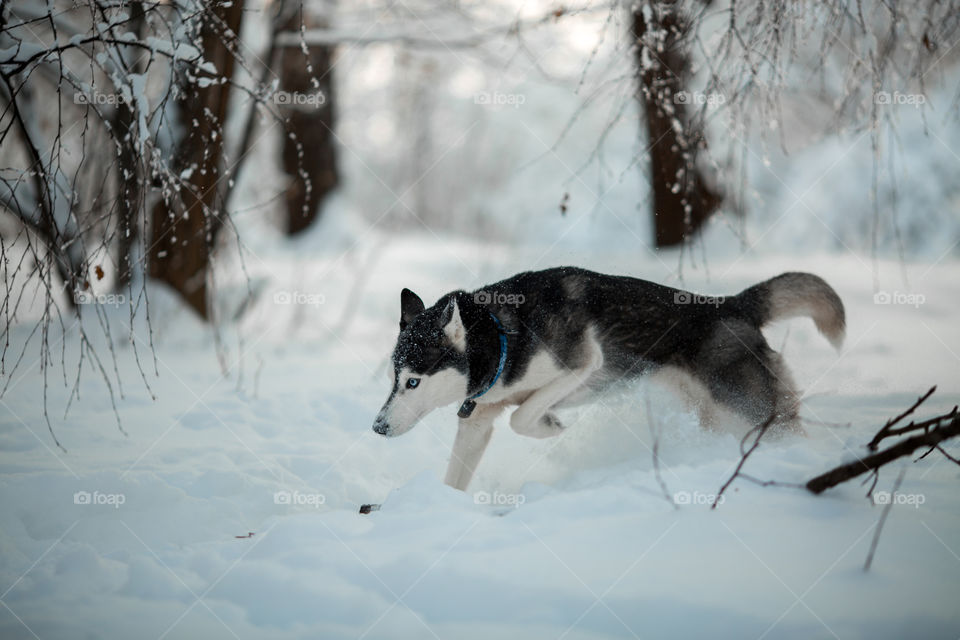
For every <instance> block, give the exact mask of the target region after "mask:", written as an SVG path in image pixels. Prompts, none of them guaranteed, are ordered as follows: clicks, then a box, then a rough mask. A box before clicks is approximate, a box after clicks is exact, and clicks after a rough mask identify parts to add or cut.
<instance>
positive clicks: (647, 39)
mask: <svg viewBox="0 0 960 640" xmlns="http://www.w3.org/2000/svg"><path fill="white" fill-rule="evenodd" d="M646 7H647V8H648V10H649V17H650V19H649V20H648V19H647V18H645V17H644V15H643V7H640V8H637V9H636V10H635V11H634V13H633V26H632V31H633V37H634V38H636V41H637V53H636V55H637V59H636V64H637V76H638V91H639V99H640V101H641V102H642V104H643V111H644V117H645V120H646V128H647V144H648V145H649V149H648V150H649V153H650V182H651V187H652V189H653V223H654V224H653V226H654V237H655V242H656V246H657V247H669V246H673V245H678V244H681V243H683V242H684V241H686V240H687V239H688V238H690V237H691V236H692V235H693V234H694V233H695V232H696V231H697V229H699V228H700V226H701V225H702V224H703V223H704V221H706V219H707V218H708V217H710V214H711V213H713V211H714V210H715V209H716V208H717V206H718V205H719V204H720V201H721V195H720V194H719V193H717V192H715V191H714V190H713V189H712V188H711V187H710V185H708V184H707V182H706V180H705V179H704V176H703V175H702V174H701V172H700V170H699V169H698V167H697V163H696V158H697V153H698V151H700V150H703V149H705V148H706V141H705V139H704V137H703V132H702V131H701V130H700V129H699V127H697V126H695V125H693V124H692V123H691V122H690V119H689V117H688V113H687V106H688V104H689V103H690V102H691V99H690V98H691V94H690V93H689V92H687V91H685V90H684V83H685V81H686V75H687V73H688V71H689V67H690V59H689V55H688V53H687V50H686V41H685V40H686V35H687V28H688V25H687V22H686V20H685V18H684V17H683V15H682V14H681V13H680V7H679V3H678V2H675V1H660V2H651V3H649V4H648V5H646Z"/></svg>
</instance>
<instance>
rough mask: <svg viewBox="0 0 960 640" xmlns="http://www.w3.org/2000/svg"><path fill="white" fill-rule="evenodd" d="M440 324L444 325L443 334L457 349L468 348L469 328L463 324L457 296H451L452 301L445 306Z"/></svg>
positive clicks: (463, 349) (464, 349)
mask: <svg viewBox="0 0 960 640" xmlns="http://www.w3.org/2000/svg"><path fill="white" fill-rule="evenodd" d="M440 326H441V327H443V334H444V335H445V336H447V340H449V341H450V344H451V345H453V348H454V349H456V350H457V351H461V352H462V351H466V350H467V330H466V328H464V326H463V319H462V318H461V317H460V306H459V305H458V304H457V296H450V301H449V302H447V306H446V307H444V308H443V313H441V314H440Z"/></svg>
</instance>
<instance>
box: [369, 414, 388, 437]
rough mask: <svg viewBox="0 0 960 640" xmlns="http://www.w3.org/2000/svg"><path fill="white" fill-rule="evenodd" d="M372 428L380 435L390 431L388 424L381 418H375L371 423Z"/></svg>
mask: <svg viewBox="0 0 960 640" xmlns="http://www.w3.org/2000/svg"><path fill="white" fill-rule="evenodd" d="M373 430H374V431H376V432H377V433H379V434H380V435H382V436H385V435H387V433H389V432H390V425H388V424H387V423H386V422H384V421H383V420H382V419H380V418H377V419H376V421H374V423H373Z"/></svg>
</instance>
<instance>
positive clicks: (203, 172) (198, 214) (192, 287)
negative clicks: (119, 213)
mask: <svg viewBox="0 0 960 640" xmlns="http://www.w3.org/2000/svg"><path fill="white" fill-rule="evenodd" d="M243 5H244V3H243V1H242V0H234V1H233V3H232V4H230V5H229V6H223V5H222V4H218V5H217V6H216V7H215V8H213V7H212V8H209V9H207V10H206V11H205V12H204V13H203V15H202V17H201V18H200V19H201V20H202V24H201V27H200V38H201V45H202V47H203V51H204V59H205V60H207V61H208V62H211V63H213V65H214V66H215V67H216V69H217V74H218V75H219V76H223V77H226V78H230V77H232V76H233V66H234V56H233V54H232V53H231V52H230V50H229V49H228V47H229V46H231V45H232V44H234V43H231V42H230V41H231V40H234V39H235V38H236V35H237V34H238V33H239V31H240V23H241V21H242V18H243ZM225 28H227V29H229V30H230V31H231V32H232V35H230V34H227V33H225ZM190 72H191V73H196V72H197V70H196V69H191V70H190ZM180 89H181V93H180V96H179V97H178V99H177V112H178V118H179V122H180V126H181V127H183V129H184V133H183V137H182V138H181V139H180V140H179V141H178V142H177V147H176V148H175V149H174V154H175V155H174V162H173V167H174V170H175V171H176V172H178V173H179V172H182V171H189V172H190V175H189V178H187V179H185V180H184V181H183V185H182V187H181V189H180V192H179V193H178V194H175V195H173V196H171V197H169V198H168V199H167V200H162V201H160V202H158V203H157V205H156V206H155V207H154V209H153V215H152V234H151V235H152V238H151V242H150V248H149V260H150V275H151V276H152V277H153V278H156V279H157V280H161V281H163V282H166V283H167V284H169V285H170V286H171V287H173V288H174V289H175V290H176V291H177V293H179V294H180V296H181V297H182V298H183V299H184V300H185V301H186V302H187V304H189V305H190V306H191V307H192V308H193V309H194V310H195V311H196V312H197V313H199V314H200V316H201V317H202V318H204V319H205V320H206V319H209V309H208V304H207V302H208V301H207V269H208V267H209V264H210V251H211V249H212V246H213V241H214V238H215V237H216V233H217V231H218V229H219V227H220V226H221V218H220V216H222V215H225V213H224V212H223V211H218V208H219V207H220V205H221V204H222V202H221V199H220V198H218V197H217V195H218V189H217V187H218V183H219V182H220V178H221V175H222V174H221V167H220V165H221V159H222V155H223V131H222V125H223V123H224V122H225V120H226V110H227V99H228V98H229V95H230V84H229V83H219V82H214V83H211V84H209V85H207V86H206V87H203V88H200V87H198V86H197V85H196V84H194V83H183V84H182V86H181V88H180Z"/></svg>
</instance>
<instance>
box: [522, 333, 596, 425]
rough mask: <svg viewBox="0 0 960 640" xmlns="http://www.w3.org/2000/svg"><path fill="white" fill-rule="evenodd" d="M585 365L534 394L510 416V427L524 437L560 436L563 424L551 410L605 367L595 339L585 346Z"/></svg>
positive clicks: (563, 375)
mask: <svg viewBox="0 0 960 640" xmlns="http://www.w3.org/2000/svg"><path fill="white" fill-rule="evenodd" d="M584 344H585V351H586V353H585V354H584V360H585V362H584V363H583V364H582V365H581V366H579V367H577V368H576V369H571V370H568V371H566V372H564V373H562V374H561V375H560V376H559V377H557V378H555V379H553V380H552V381H550V382H548V383H547V384H545V385H544V386H542V387H540V388H539V389H537V390H536V391H534V392H533V393H532V394H531V395H530V397H529V398H527V399H526V400H524V401H523V404H521V405H520V406H519V407H517V410H516V411H514V412H513V415H511V416H510V427H511V428H512V429H513V430H514V431H516V432H517V433H519V434H520V435H522V436H528V437H531V438H551V437H553V436H556V435H560V433H561V432H562V431H563V425H562V424H561V423H560V421H559V420H558V419H557V417H556V416H554V415H553V414H552V413H549V411H550V408H551V407H553V406H554V405H555V404H557V403H558V402H560V401H562V400H564V399H565V398H567V397H569V396H570V394H572V393H573V392H574V391H576V390H577V389H578V388H579V387H581V386H582V385H584V384H585V383H586V382H587V380H588V379H589V378H590V376H591V375H592V374H593V373H594V372H595V371H597V370H598V369H600V367H602V366H603V351H601V349H600V345H599V344H598V343H597V342H596V341H595V340H593V339H588V340H587V341H586V342H585V343H584Z"/></svg>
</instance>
